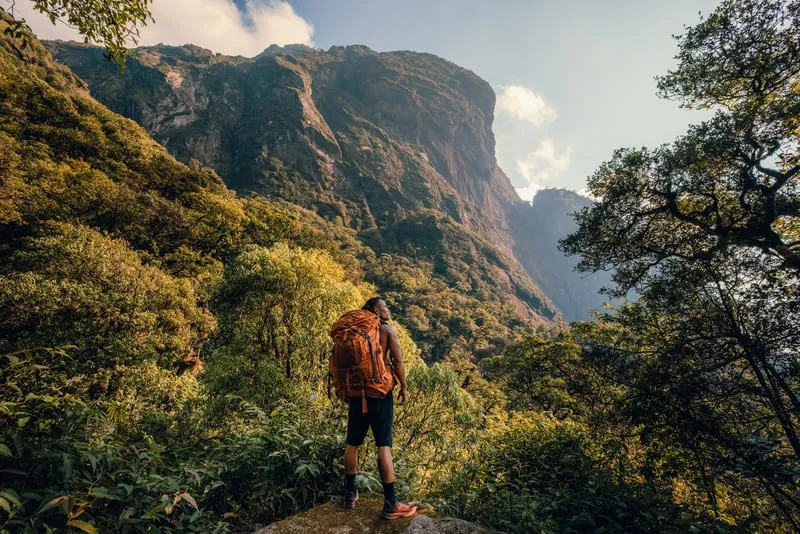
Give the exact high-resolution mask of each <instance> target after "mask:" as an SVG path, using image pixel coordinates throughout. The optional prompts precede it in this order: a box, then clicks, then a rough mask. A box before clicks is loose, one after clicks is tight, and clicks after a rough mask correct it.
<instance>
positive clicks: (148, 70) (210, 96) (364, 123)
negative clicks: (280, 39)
mask: <svg viewBox="0 0 800 534" xmlns="http://www.w3.org/2000/svg"><path fill="white" fill-rule="evenodd" d="M49 47H50V48H51V50H52V52H53V54H54V56H55V58H56V59H57V60H58V61H61V62H63V63H64V64H66V65H67V66H69V67H70V68H71V69H72V70H73V71H74V72H75V73H76V74H77V75H78V76H80V77H81V78H82V79H83V80H85V81H86V83H87V84H88V86H89V88H90V90H91V92H92V95H93V96H94V97H95V98H97V99H98V100H100V101H101V102H103V103H104V104H106V105H107V106H109V107H110V108H111V109H112V110H114V111H117V112H119V113H121V114H123V115H126V116H128V117H130V118H132V119H134V120H135V121H137V122H138V123H140V124H141V125H142V126H144V127H145V128H146V129H147V131H148V132H149V133H150V134H151V135H152V136H153V137H154V138H155V139H156V140H157V141H159V142H161V143H162V144H164V145H165V146H166V147H167V149H168V150H169V151H170V152H171V153H172V154H173V155H175V156H176V157H177V158H178V159H180V160H182V161H186V162H188V161H190V160H192V159H195V160H198V161H199V162H200V163H202V164H203V165H207V166H210V167H212V168H214V169H215V170H216V171H217V172H218V173H219V174H220V175H221V176H222V177H223V178H224V179H225V181H226V183H227V184H228V185H229V186H230V187H232V188H234V189H236V190H237V191H239V192H256V193H259V194H262V195H264V196H267V197H271V198H280V199H283V200H288V201H290V202H293V203H296V204H299V205H301V206H303V207H306V208H309V209H312V210H314V211H316V212H317V213H318V214H319V215H321V216H322V217H324V218H326V219H328V220H330V221H335V222H340V223H341V224H343V225H345V226H347V227H350V228H353V229H355V230H356V231H358V232H361V233H363V234H364V239H368V240H369V244H370V246H371V247H372V248H373V249H375V250H376V252H378V253H399V254H402V255H406V256H408V255H409V254H411V255H413V250H411V249H409V248H408V247H405V248H404V247H402V246H400V244H398V242H397V241H396V240H395V239H394V238H395V237H396V236H397V233H398V232H397V229H398V227H402V226H404V225H407V224H408V219H409V217H411V218H412V219H413V221H415V224H416V223H417V222H418V221H419V219H420V218H423V219H424V218H426V217H428V215H420V214H431V213H433V214H436V215H437V216H443V217H445V218H446V220H447V221H450V222H452V223H453V225H452V226H453V227H456V228H460V229H461V231H462V232H464V233H466V234H469V235H470V236H472V237H474V238H475V239H478V240H479V241H480V242H481V243H484V244H486V245H487V246H488V248H490V249H494V252H492V253H491V254H496V255H498V256H499V257H502V259H503V261H502V262H501V263H503V264H505V265H506V266H510V270H511V271H512V274H511V277H512V279H515V280H517V282H515V283H516V284H517V285H520V284H521V285H524V286H526V287H525V288H524V289H522V290H520V291H515V293H516V294H517V296H519V300H520V301H521V302H522V307H523V308H526V309H527V311H525V314H528V315H529V316H532V317H533V316H538V317H542V318H545V319H546V320H547V319H551V318H553V317H555V313H556V312H557V311H558V310H557V309H556V307H557V306H559V305H560V304H561V302H560V301H563V302H565V303H566V302H567V301H568V300H569V299H570V298H571V297H567V299H566V300H565V299H563V298H561V297H559V298H558V299H555V295H553V298H554V300H555V302H556V305H555V306H554V305H553V304H552V303H551V302H550V299H548V298H547V297H545V296H544V294H543V292H541V291H539V290H538V289H537V288H536V287H535V286H534V284H532V283H531V282H530V280H529V279H528V275H530V276H531V277H533V278H535V277H536V273H541V272H543V269H544V268H545V264H542V263H540V262H539V261H538V258H537V257H534V255H533V254H530V253H524V252H523V253H521V252H520V251H521V250H522V249H523V248H524V247H525V246H527V245H526V243H528V242H529V241H530V239H529V236H528V234H529V233H530V232H532V231H538V229H534V228H532V227H530V226H529V222H530V221H528V220H527V219H526V218H525V216H524V210H525V207H524V206H528V205H527V204H524V203H522V202H521V201H520V199H519V198H518V196H517V195H516V192H515V191H514V188H513V187H512V185H511V183H510V181H509V180H508V178H507V177H506V176H505V174H504V173H503V171H502V170H501V169H500V167H499V166H498V164H497V160H496V158H495V151H494V148H495V147H494V136H493V134H492V130H491V126H492V121H493V111H494V103H495V96H494V92H493V91H492V89H491V87H490V86H489V84H488V83H486V82H485V81H484V80H482V79H481V78H479V77H478V76H476V75H475V74H474V73H472V72H470V71H468V70H465V69H463V68H461V67H459V66H457V65H455V64H453V63H450V62H448V61H446V60H443V59H441V58H438V57H436V56H433V55H430V54H420V53H413V52H387V53H377V52H375V51H372V50H370V49H368V48H366V47H363V46H348V47H332V48H330V49H329V50H328V51H321V50H316V49H312V48H309V47H306V46H302V45H292V46H287V47H278V46H271V47H270V48H268V49H266V50H265V51H264V52H263V53H261V54H260V55H259V56H256V57H255V58H243V57H228V56H222V55H217V54H214V53H212V52H210V51H208V50H204V49H201V48H199V47H196V46H192V45H187V46H182V47H167V46H157V47H143V48H138V49H135V50H134V51H133V52H132V55H131V57H129V59H128V62H127V70H126V73H125V74H124V75H120V74H119V72H118V71H117V70H116V68H115V67H114V66H112V65H108V64H106V63H105V62H104V61H103V58H102V51H101V50H100V49H98V48H95V47H91V46H86V45H79V44H75V43H63V42H51V43H49ZM528 207H529V206H528ZM521 214H522V215H521ZM445 245H446V244H445ZM482 246H483V245H482ZM412 248H413V247H412ZM479 248H480V247H479ZM537 252H538V250H537ZM447 253H448V250H447V246H443V247H441V250H439V251H438V255H439V256H441V255H442V254H447ZM549 253H550V254H560V253H558V252H557V251H556V250H551V251H550V252H549ZM436 256H437V253H434V254H433V255H432V256H431V257H429V258H427V259H429V260H430V261H432V262H434V263H436V261H437V260H436ZM517 260H521V261H522V266H524V270H523V269H522V267H521V266H520V264H519V263H518V261H517ZM545 263H546V262H545ZM547 276H550V277H552V276H573V277H575V275H572V274H571V273H558V274H548V275H547ZM547 276H545V277H539V278H546V277H547ZM523 278H524V279H527V282H524V283H523V282H520V281H519V280H521V279H523ZM578 283H580V282H578ZM562 286H564V287H567V286H569V284H566V285H564V284H562ZM515 298H516V297H515ZM576 306H577V307H578V308H580V306H581V304H577V305H576ZM517 307H519V305H517ZM559 307H560V306H559ZM572 307H574V306H573V304H569V307H568V308H561V311H563V312H566V311H567V309H569V310H570V311H569V313H566V315H565V318H567V319H574V318H578V316H579V315H581V314H577V315H576V314H573V312H572ZM594 307H596V306H594Z"/></svg>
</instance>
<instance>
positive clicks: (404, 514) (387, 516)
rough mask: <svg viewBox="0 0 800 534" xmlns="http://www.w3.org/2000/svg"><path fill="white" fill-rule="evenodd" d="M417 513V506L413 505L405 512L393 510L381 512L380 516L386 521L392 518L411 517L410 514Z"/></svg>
mask: <svg viewBox="0 0 800 534" xmlns="http://www.w3.org/2000/svg"><path fill="white" fill-rule="evenodd" d="M416 513H417V507H416V506H414V507H413V508H411V509H410V510H409V511H407V512H393V513H391V514H387V513H385V512H384V513H381V518H382V519H385V520H387V521H391V520H392V519H400V518H401V517H411V516H412V515H414V514H416Z"/></svg>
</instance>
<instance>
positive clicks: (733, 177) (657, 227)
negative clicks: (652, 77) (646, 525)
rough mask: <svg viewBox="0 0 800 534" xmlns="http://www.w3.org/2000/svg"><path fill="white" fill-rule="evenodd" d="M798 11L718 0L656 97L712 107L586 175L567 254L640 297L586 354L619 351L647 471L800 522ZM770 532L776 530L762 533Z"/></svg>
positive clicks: (689, 35)
mask: <svg viewBox="0 0 800 534" xmlns="http://www.w3.org/2000/svg"><path fill="white" fill-rule="evenodd" d="M799 34H800V4H798V3H797V2H795V1H768V2H756V1H749V0H746V1H741V2H728V1H726V2H723V3H722V4H721V5H720V7H719V8H718V9H717V10H716V11H715V12H714V13H713V14H712V15H710V16H709V17H708V18H706V19H705V20H703V21H702V22H700V23H699V24H698V25H696V26H694V27H692V28H689V29H688V30H687V31H686V32H685V34H684V35H682V36H680V37H679V46H680V51H679V54H678V56H677V59H678V60H679V64H678V66H677V68H676V69H675V70H674V71H671V72H669V73H668V74H667V75H666V76H664V77H662V78H660V80H659V88H660V90H661V92H662V94H663V95H664V96H666V97H669V98H674V99H677V100H679V101H680V102H681V103H682V104H683V105H684V106H687V107H704V108H711V109H714V110H715V114H714V116H713V117H712V118H711V119H709V120H707V121H706V122H703V123H701V124H699V125H696V126H693V127H691V128H690V129H689V131H688V132H687V133H686V135H684V136H683V137H681V138H679V139H678V140H677V141H675V142H673V143H671V144H668V145H665V146H662V147H660V148H658V149H656V150H647V149H624V150H620V151H618V152H617V153H616V154H615V155H614V157H613V159H612V160H611V161H609V162H607V163H606V164H604V165H603V166H602V167H601V168H600V169H599V170H598V171H597V172H596V173H595V175H594V176H593V177H592V178H591V179H590V183H589V187H590V191H591V193H592V194H593V195H594V196H596V197H597V198H598V199H600V200H599V201H598V203H597V204H596V205H595V206H593V207H591V208H587V209H584V210H582V211H581V212H580V213H579V214H578V221H579V224H580V228H579V229H578V231H577V232H576V233H575V234H573V235H571V236H570V237H569V238H568V239H567V240H565V241H564V249H565V250H567V251H569V252H572V253H578V254H581V255H582V266H583V268H584V269H587V270H595V269H600V268H609V267H611V268H614V269H615V275H614V281H615V282H616V285H615V287H614V288H612V292H613V293H616V294H618V295H624V294H625V293H626V292H628V291H629V290H631V289H634V290H635V291H636V292H638V293H639V295H641V298H640V299H639V300H638V301H637V302H636V303H635V304H630V305H627V306H624V307H622V308H620V309H619V310H618V311H617V312H615V313H613V314H610V315H609V316H608V317H606V320H607V321H609V322H610V323H612V324H615V325H618V326H619V327H620V328H621V332H623V335H620V336H619V337H617V338H615V339H607V340H604V341H602V342H600V343H598V344H597V345H592V346H591V349H590V350H591V352H593V353H598V354H599V353H605V354H606V355H607V356H608V357H612V356H613V355H614V354H615V353H618V352H619V351H624V353H625V354H626V357H625V360H624V361H620V368H621V369H622V373H623V376H625V381H626V384H627V385H628V391H627V392H626V395H625V397H626V398H625V400H624V402H623V406H624V409H625V411H626V415H627V417H628V418H629V421H630V423H631V424H632V425H636V426H637V429H638V430H637V431H638V433H639V435H640V437H641V440H642V442H643V444H644V445H645V446H646V447H647V451H648V452H647V455H648V456H649V459H648V463H650V464H651V465H652V471H651V473H650V476H651V477H652V478H653V479H654V480H659V481H660V483H662V484H666V483H670V482H669V481H675V480H683V481H684V482H685V483H686V484H687V485H688V486H689V487H690V488H693V489H694V494H690V495H687V499H688V500H689V501H691V502H692V503H693V505H695V506H697V507H700V508H708V509H711V510H712V511H713V513H714V514H715V515H716V516H717V517H720V518H722V519H724V520H725V521H728V522H731V523H737V524H759V522H761V521H763V522H764V523H763V525H762V526H761V527H760V528H765V529H766V528H769V527H773V528H780V527H784V526H785V527H786V528H793V529H795V530H797V529H798V528H800V488H798V485H797V483H798V478H800V440H799V438H798V425H800V402H798V390H799V389H800V381H798V376H800V375H798V373H797V369H798V354H799V353H800V352H799V351H800V345H799V344H798V332H799V331H800V330H799V328H800V314H799V313H798V312H800V309H798V303H800V300H798V281H799V280H798V266H800V264H798V255H797V254H798V246H800V240H799V239H798V238H799V237H800V234H798V223H799V222H800V218H798V215H799V214H798V207H799V206H800V204H798V182H797V175H798V172H800V160H799V158H800V153H799V152H798V119H799V118H800V91H799V90H798V89H799V87H798V77H800V49H798V46H797V42H798V35H799ZM766 525H769V527H767V526H766Z"/></svg>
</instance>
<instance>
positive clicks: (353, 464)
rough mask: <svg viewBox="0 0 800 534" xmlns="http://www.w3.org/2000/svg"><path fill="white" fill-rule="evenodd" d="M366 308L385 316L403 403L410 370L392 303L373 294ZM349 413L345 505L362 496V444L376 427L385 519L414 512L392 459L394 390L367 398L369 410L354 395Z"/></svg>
mask: <svg viewBox="0 0 800 534" xmlns="http://www.w3.org/2000/svg"><path fill="white" fill-rule="evenodd" d="M362 309H364V310H367V311H369V312H372V313H374V314H376V315H377V316H378V317H379V318H380V320H381V326H380V344H381V347H382V349H383V354H384V357H387V356H388V357H387V358H386V359H387V360H389V359H390V360H389V361H391V362H392V366H393V368H394V375H395V377H396V379H397V382H399V383H400V392H399V395H398V396H399V399H400V404H404V403H405V402H406V401H407V400H408V392H407V391H406V370H405V367H404V365H403V353H402V350H401V349H400V343H399V342H398V340H397V330H396V329H395V328H394V326H392V325H390V324H389V323H388V321H389V320H391V318H392V314H391V312H390V311H389V307H388V306H387V305H386V302H384V301H383V300H382V299H380V298H371V299H369V300H368V301H367V302H366V304H364V306H363V307H362ZM349 404H350V410H349V413H348V416H347V447H346V448H345V451H344V472H345V491H344V503H343V506H344V507H345V508H353V507H354V506H355V504H356V501H357V500H358V490H357V489H356V472H357V471H358V448H359V447H360V446H361V444H362V443H364V437H365V436H366V435H367V430H368V429H369V428H372V435H373V437H374V438H375V445H376V446H377V447H378V469H379V470H380V473H381V479H382V481H383V498H384V502H383V512H382V513H381V517H382V518H383V519H389V520H391V519H399V518H401V517H408V516H411V515H414V513H416V511H417V505H416V504H414V503H405V502H401V501H398V500H397V498H396V497H395V493H394V461H393V459H392V426H393V424H394V421H393V418H394V400H393V398H392V391H391V390H390V391H389V393H388V394H387V395H385V396H383V397H382V398H367V411H366V413H363V412H364V411H363V410H362V408H361V407H362V402H361V398H359V397H353V398H351V399H350V402H349Z"/></svg>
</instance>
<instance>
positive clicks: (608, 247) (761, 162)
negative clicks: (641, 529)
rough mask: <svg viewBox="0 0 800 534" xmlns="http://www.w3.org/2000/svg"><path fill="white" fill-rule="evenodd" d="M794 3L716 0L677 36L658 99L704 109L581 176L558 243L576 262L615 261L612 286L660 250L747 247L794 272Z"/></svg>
mask: <svg viewBox="0 0 800 534" xmlns="http://www.w3.org/2000/svg"><path fill="white" fill-rule="evenodd" d="M798 6H800V3H798V2H794V1H793V2H786V1H768V2H761V1H756V0H747V1H744V2H731V1H727V2H723V4H722V5H720V7H719V8H718V9H717V11H716V12H715V13H714V14H712V15H711V16H710V17H709V18H708V19H706V20H704V21H702V22H701V23H700V24H698V25H697V26H695V27H694V28H690V29H689V30H687V32H686V34H684V35H682V36H679V37H678V39H679V45H680V52H679V54H678V56H677V58H678V60H679V62H680V63H679V66H678V68H677V69H676V70H675V71H671V72H669V73H668V74H667V75H666V76H664V77H662V78H660V79H659V89H660V91H661V94H662V95H663V96H665V97H669V98H675V99H678V100H680V101H681V102H682V104H683V105H684V106H687V107H705V108H713V109H717V112H716V114H715V116H714V117H713V118H712V119H711V120H709V121H707V122H704V123H702V124H700V125H697V126H693V127H692V128H690V129H689V131H688V133H687V134H686V135H685V136H683V137H682V138H680V139H678V140H677V141H676V142H674V143H672V144H671V145H664V146H662V147H660V148H658V149H656V150H647V149H644V148H643V149H623V150H619V151H617V152H616V153H615V154H614V157H613V158H612V159H611V161H609V162H607V163H605V164H603V165H602V166H601V167H600V169H599V170H598V171H597V172H596V173H595V174H594V175H593V176H592V177H591V178H590V180H589V190H590V192H591V194H592V195H593V196H595V197H597V198H599V199H601V200H600V202H598V203H597V204H596V205H594V206H592V207H588V208H584V209H582V210H581V211H580V212H579V213H578V222H579V224H580V228H579V229H578V231H577V232H576V233H574V234H572V235H571V236H569V237H568V238H567V239H566V240H564V241H563V244H562V247H563V249H564V250H565V251H567V252H569V253H571V254H576V253H577V254H581V255H582V256H583V259H582V261H581V263H580V268H582V269H583V270H600V269H607V268H610V267H614V268H616V270H617V271H616V274H615V277H614V280H615V282H617V284H618V289H619V292H623V293H624V292H625V291H627V290H628V289H630V288H632V287H634V286H635V285H636V284H638V283H641V282H646V279H647V277H648V275H649V274H650V273H652V272H653V268H654V267H657V266H659V265H661V264H663V263H664V262H665V261H666V260H669V259H677V260H689V261H691V260H702V259H709V258H710V257H712V255H713V253H714V252H715V251H718V250H725V249H728V248H729V247H746V248H756V249H758V250H760V251H762V252H763V253H765V254H768V255H771V256H775V257H778V258H780V259H781V260H782V262H783V267H786V268H789V269H792V270H794V271H795V272H797V271H800V220H798V208H799V207H800V200H798V182H797V174H798V172H800V159H799V158H800V147H798V144H797V141H798V127H800V85H799V81H798V76H799V75H800V49H799V48H798V46H797V43H798V42H799V41H800V17H798V10H799V9H800V7H798Z"/></svg>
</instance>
